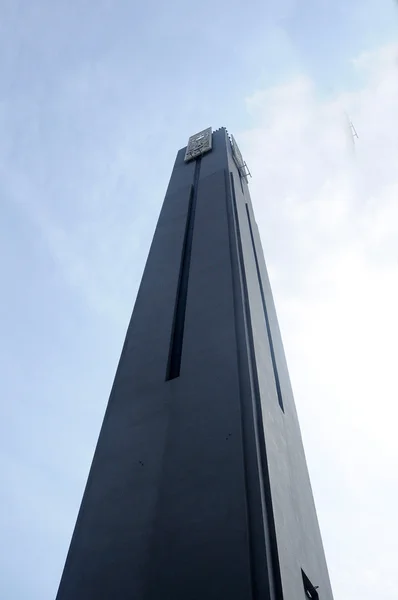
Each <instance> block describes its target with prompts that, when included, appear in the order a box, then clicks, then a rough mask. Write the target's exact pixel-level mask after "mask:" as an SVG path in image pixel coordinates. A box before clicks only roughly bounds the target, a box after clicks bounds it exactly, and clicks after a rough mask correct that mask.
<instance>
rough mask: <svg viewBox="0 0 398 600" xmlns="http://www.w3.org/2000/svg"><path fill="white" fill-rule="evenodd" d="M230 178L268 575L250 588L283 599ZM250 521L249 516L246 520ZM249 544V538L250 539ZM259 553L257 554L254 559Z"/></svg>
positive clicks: (253, 533) (258, 575)
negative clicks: (262, 585)
mask: <svg viewBox="0 0 398 600" xmlns="http://www.w3.org/2000/svg"><path fill="white" fill-rule="evenodd" d="M230 177H231V190H232V208H233V211H232V212H233V219H234V223H235V230H236V237H237V246H238V265H239V267H238V268H239V271H240V275H241V281H242V288H243V301H244V310H245V321H246V322H245V329H246V335H247V339H248V350H249V356H248V358H249V372H250V379H251V387H252V391H251V393H252V400H253V409H252V410H253V420H254V428H255V438H256V453H257V460H258V461H259V463H258V464H259V469H260V473H259V476H260V480H259V484H260V489H261V496H262V502H263V503H264V508H265V512H264V513H263V515H262V518H263V519H264V532H265V537H266V547H267V549H266V554H267V559H268V560H269V571H268V574H269V578H268V586H269V587H268V590H267V591H265V590H264V589H263V590H262V592H261V591H260V589H259V587H260V586H259V584H260V579H261V578H262V576H263V565H262V567H261V570H260V573H259V572H258V571H257V573H256V569H254V572H253V575H254V587H255V597H256V598H267V600H268V599H270V600H271V599H272V600H283V591H282V581H281V577H280V565H279V556H278V545H277V539H276V529H275V520H274V509H273V505H272V497H271V486H270V479H269V471H268V461H267V451H266V446H265V438H264V427H263V421H262V410H261V400H260V389H259V383H258V373H257V367H256V359H255V351H254V339H253V328H252V322H251V315H250V305H249V293H248V288H247V279H246V274H245V269H244V259H243V248H242V239H241V234H240V225H239V217H238V208H237V202H236V193H235V185H234V178H233V174H232V173H230ZM248 492H249V490H248ZM249 522H250V519H249ZM257 535H258V531H251V538H254V537H257ZM251 543H253V540H252V542H251ZM252 552H253V555H252V556H253V559H254V558H255V557H256V554H257V552H256V551H255V550H254V548H253V550H252ZM258 558H259V555H258V554H257V559H258Z"/></svg>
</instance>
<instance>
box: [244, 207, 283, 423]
mask: <svg viewBox="0 0 398 600" xmlns="http://www.w3.org/2000/svg"><path fill="white" fill-rule="evenodd" d="M246 214H247V220H248V222H249V229H250V238H251V241H252V247H253V254H254V260H255V263H256V271H257V278H258V284H259V286H260V293H261V302H262V305H263V311H264V317H265V325H266V328H267V335H268V341H269V347H270V351H271V360H272V368H273V371H274V377H275V386H276V393H277V396H278V402H279V406H280V407H281V409H282V410H283V412H285V408H284V406H283V398H282V392H281V385H280V381H279V374H278V368H277V366H276V360H275V351H274V343H273V341H272V334H271V327H270V324H269V318H268V312H267V305H266V303H265V295H264V287H263V282H262V280H261V274H260V267H259V264H258V258H257V251H256V246H255V244H254V236H253V228H252V222H251V219H250V213H249V207H248V205H247V203H246Z"/></svg>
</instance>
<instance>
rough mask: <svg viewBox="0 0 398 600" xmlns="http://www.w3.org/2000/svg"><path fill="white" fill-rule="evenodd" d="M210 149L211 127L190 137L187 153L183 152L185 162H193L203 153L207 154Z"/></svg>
mask: <svg viewBox="0 0 398 600" xmlns="http://www.w3.org/2000/svg"><path fill="white" fill-rule="evenodd" d="M211 148H212V131H211V127H208V128H207V129H203V131H199V133H195V135H191V137H190V138H189V140H188V145H187V151H186V152H185V158H184V160H185V162H188V161H190V160H193V159H194V158H197V157H198V156H201V155H202V154H204V153H205V152H209V151H210V150H211Z"/></svg>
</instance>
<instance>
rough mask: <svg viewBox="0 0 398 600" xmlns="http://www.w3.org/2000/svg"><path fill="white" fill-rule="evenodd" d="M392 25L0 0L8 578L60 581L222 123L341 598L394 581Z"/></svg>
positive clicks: (385, 18) (292, 9)
mask: <svg viewBox="0 0 398 600" xmlns="http://www.w3.org/2000/svg"><path fill="white" fill-rule="evenodd" d="M397 28H398V9H397V6H396V4H395V3H394V2H393V1H392V0H391V1H387V0H351V1H350V2H346V1H344V0H333V1H332V0H305V1H304V0H268V1H267V2H264V1H260V0H252V2H251V3H242V2H240V1H239V2H238V1H237V0H230V1H229V2H226V0H220V1H219V2H217V3H216V2H213V1H210V0H203V1H202V2H201V3H194V4H192V3H187V2H183V1H182V0H174V1H173V2H171V3H162V2H159V0H157V1H155V0H149V1H147V2H146V3H140V5H139V6H138V5H135V3H132V2H129V1H128V0H126V1H125V0H112V1H108V0H97V1H96V2H92V1H90V2H89V1H88V0H68V1H66V0H59V1H58V2H52V1H50V0H36V2H29V1H28V0H19V1H18V0H0V270H1V281H2V285H1V292H2V293H1V296H0V311H1V318H0V477H1V480H0V481H1V483H0V508H1V510H0V598H7V600H26V598H29V600H53V599H54V598H55V595H56V591H57V588H58V584H59V579H60V576H61V573H62V568H63V564H64V561H65V557H66V552H67V550H68V546H69V542H70V538H71V535H72V531H73V527H74V523H75V520H76V516H77V511H78V508H79V505H80V501H81V497H82V493H83V489H84V485H85V482H86V478H87V475H88V470H89V467H90V463H91V460H92V456H93V452H94V447H95V443H96V440H97V437H98V433H99V428H100V426H101V422H102V418H103V415H104V411H105V407H106V403H107V400H108V395H109V392H110V388H111V385H112V382H113V377H114V374H115V370H116V366H117V362H118V359H119V355H120V351H121V347H122V343H123V340H124V336H125V332H126V328H127V324H128V321H129V317H130V314H131V310H132V307H133V304H134V299H135V296H136V293H137V289H138V285H139V282H140V278H141V275H142V272H143V268H144V265H145V260H146V256H147V253H148V250H149V245H150V242H151V239H152V236H153V232H154V228H155V225H156V221H157V217H158V213H159V210H160V207H161V203H162V200H163V197H164V193H165V190H166V186H167V183H168V178H169V176H170V173H171V169H172V165H173V162H174V158H175V154H176V151H177V150H178V149H179V148H181V147H183V146H185V145H186V142H187V138H188V137H189V135H191V134H193V133H195V132H197V131H199V130H201V129H203V128H205V127H208V126H213V128H215V129H216V128H218V127H220V126H226V127H227V128H228V130H229V131H231V132H233V133H234V135H235V137H236V138H237V140H238V143H239V145H240V147H241V150H242V153H243V155H244V158H245V160H246V162H247V163H248V166H249V168H250V171H251V173H252V176H253V177H252V179H251V180H250V190H251V195H252V200H253V204H254V209H255V213H256V219H257V222H258V225H259V228H260V233H261V237H262V242H263V247H264V252H265V257H266V261H267V264H268V268H269V272H270V278H271V283H272V286H273V291H274V296H275V301H276V306H277V310H278V316H279V321H280V326H281V330H282V336H283V340H284V346H285V351H286V355H287V360H288V364H289V370H290V375H291V379H292V385H293V390H294V392H295V399H296V403H297V409H298V413H299V418H300V423H301V428H302V434H303V438H304V445H305V449H306V454H307V460H308V466H309V470H310V475H311V480H312V485H313V491H314V496H315V501H316V505H317V510H318V516H319V521H320V526H321V531H322V535H323V541H324V546H325V551H326V556H327V560H328V566H329V571H330V576H331V581H332V586H333V590H334V595H335V600H358V599H359V598H360V599H361V600H370V599H372V600H373V599H374V598H375V597H378V596H379V595H380V594H382V596H383V598H385V599H386V600H393V599H394V600H396V598H397V592H396V590H397V589H398V571H397V569H396V564H397V560H398V541H397V540H398V536H397V529H398V519H397V518H396V505H397V503H398V480H397V472H398V436H397V433H396V423H397V417H398V408H397V401H398V383H397V378H396V376H395V370H396V357H397V344H398V342H397V340H398V318H397V314H396V313H397V309H396V307H397V306H398V260H397V256H398V201H397V197H398V175H397V173H398V170H397V156H398V121H397V119H396V107H397V103H398V42H397V39H398V38H397ZM346 114H348V115H349V118H350V119H352V122H353V123H354V125H355V128H356V130H357V132H358V139H355V143H354V141H353V139H352V137H351V135H350V131H349V125H348V121H347V117H346Z"/></svg>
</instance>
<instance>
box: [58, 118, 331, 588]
mask: <svg viewBox="0 0 398 600" xmlns="http://www.w3.org/2000/svg"><path fill="white" fill-rule="evenodd" d="M248 174H249V173H248V169H247V167H246V164H245V163H244V161H243V159H242V156H241V153H240V151H239V148H238V146H237V144H236V141H235V140H234V139H233V138H232V137H231V138H230V137H229V136H228V133H227V131H226V130H225V129H219V130H217V131H215V132H212V131H211V129H206V130H204V131H202V132H200V133H199V134H197V135H195V136H192V137H191V138H190V140H189V144H188V147H187V148H183V149H182V150H180V151H179V152H178V154H177V158H176V162H175V165H174V169H173V172H172V176H171V179H170V183H169V186H168V189H167V193H166V197H165V200H164V204H163V207H162V210H161V213H160V217H159V221H158V224H157V227H156V231H155V235H154V239H153V242H152V246H151V249H150V253H149V257H148V260H147V264H146V267H145V271H144V275H143V278H142V282H141V286H140V289H139V292H138V295H137V299H136V303H135V307H134V311H133V315H132V317H131V321H130V324H129V327H128V331H127V335H126V339H125V343H124V346H123V350H122V354H121V358H120V362H119V366H118V369H117V373H116V377H115V381H114V385H113V388H112V392H111V396H110V399H109V404H108V407H107V410H106V414H105V418H104V422H103V425H102V429H101V433H100V437H99V440H98V445H97V448H96V451H95V455H94V459H93V463H92V466H91V470H90V474H89V478H88V482H87V486H86V490H85V492H84V497H83V501H82V504H81V508H80V512H79V515H78V519H77V523H76V527H75V531H74V534H73V537H72V541H71V545H70V549H69V553H68V556H67V560H66V564H65V568H64V572H63V575H62V579H61V583H60V587H59V591H58V595H57V600H301V599H305V598H312V599H313V600H314V599H317V598H319V599H321V600H332V591H331V587H330V582H329V576H328V571H327V566H326V561H325V556H324V551H323V547H322V541H321V536H320V532H319V527H318V522H317V517H316V512H315V506H314V501H313V496H312V492H311V485H310V481H309V476H308V471H307V466H306V461H305V456H304V451H303V446H302V441H301V435H300V429H299V425H298V420H297V414H296V409H295V405H294V400H293V395H292V390H291V386H290V381H289V375H288V370H287V366H286V360H285V356H284V351H283V346H282V341H281V336H280V332H279V328H278V323H277V318H276V312H275V306H274V302H273V299H272V293H271V288H270V284H269V280H268V275H267V270H266V267H265V262H264V257H263V252H262V248H261V242H260V238H259V233H258V229H257V225H256V221H255V218H254V215H253V209H252V204H251V200H250V196H249V190H248V185H247V179H248Z"/></svg>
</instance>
